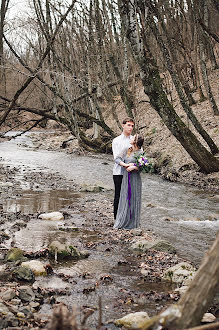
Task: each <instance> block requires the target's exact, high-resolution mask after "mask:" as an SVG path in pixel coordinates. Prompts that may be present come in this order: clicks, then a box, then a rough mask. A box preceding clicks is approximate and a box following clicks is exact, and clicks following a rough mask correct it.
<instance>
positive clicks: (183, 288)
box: [174, 285, 188, 296]
mask: <svg viewBox="0 0 219 330" xmlns="http://www.w3.org/2000/svg"><path fill="white" fill-rule="evenodd" d="M187 289H188V286H187V285H184V286H181V287H180V288H177V289H175V290H174V291H175V292H179V294H180V296H182V295H184V293H185V292H186V291H187Z"/></svg>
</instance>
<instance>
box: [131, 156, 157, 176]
mask: <svg viewBox="0 0 219 330" xmlns="http://www.w3.org/2000/svg"><path fill="white" fill-rule="evenodd" d="M134 165H135V166H137V167H138V168H139V170H140V171H141V172H145V173H153V172H154V165H153V163H152V161H151V160H150V159H149V158H147V156H146V154H145V152H142V153H140V154H138V155H136V156H135V164H134Z"/></svg>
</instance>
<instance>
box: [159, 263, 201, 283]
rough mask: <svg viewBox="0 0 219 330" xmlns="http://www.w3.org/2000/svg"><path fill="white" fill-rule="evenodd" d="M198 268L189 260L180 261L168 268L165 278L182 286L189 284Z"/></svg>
mask: <svg viewBox="0 0 219 330" xmlns="http://www.w3.org/2000/svg"><path fill="white" fill-rule="evenodd" d="M195 273H196V269H195V268H194V267H193V266H192V265H191V264H189V263H188V262H180V263H179V264H177V265H175V266H173V267H170V268H168V269H167V270H166V271H165V272H164V275H163V278H164V279H165V280H168V281H171V282H173V283H178V284H180V285H182V286H186V285H189V284H190V283H191V281H192V280H193V277H194V276H195Z"/></svg>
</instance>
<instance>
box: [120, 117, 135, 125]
mask: <svg viewBox="0 0 219 330" xmlns="http://www.w3.org/2000/svg"><path fill="white" fill-rule="evenodd" d="M129 122H130V123H133V124H134V123H135V121H134V119H132V118H129V117H127V118H125V119H123V122H122V123H123V124H124V125H125V124H126V123H129Z"/></svg>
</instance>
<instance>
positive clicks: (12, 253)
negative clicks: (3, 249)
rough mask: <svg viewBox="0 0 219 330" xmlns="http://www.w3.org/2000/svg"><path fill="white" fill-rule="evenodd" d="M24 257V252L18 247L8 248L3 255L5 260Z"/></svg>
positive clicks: (16, 259) (22, 258) (15, 259)
mask: <svg viewBox="0 0 219 330" xmlns="http://www.w3.org/2000/svg"><path fill="white" fill-rule="evenodd" d="M24 259H25V258H24V252H23V251H22V250H21V249H19V248H12V249H10V250H9V251H8V253H7V255H6V257H5V260H6V261H18V260H24Z"/></svg>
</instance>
